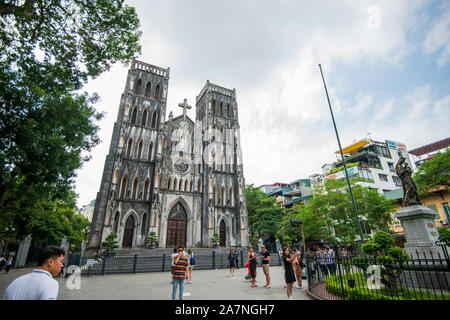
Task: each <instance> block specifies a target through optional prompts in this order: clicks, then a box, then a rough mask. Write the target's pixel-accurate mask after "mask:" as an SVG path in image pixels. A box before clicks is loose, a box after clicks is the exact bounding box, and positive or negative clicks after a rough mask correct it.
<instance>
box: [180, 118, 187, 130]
mask: <svg viewBox="0 0 450 320" xmlns="http://www.w3.org/2000/svg"><path fill="white" fill-rule="evenodd" d="M178 126H179V127H180V129H183V130H188V129H189V123H188V122H187V121H185V120H183V121H180V124H179V125H178Z"/></svg>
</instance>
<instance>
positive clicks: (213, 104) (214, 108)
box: [212, 100, 216, 114]
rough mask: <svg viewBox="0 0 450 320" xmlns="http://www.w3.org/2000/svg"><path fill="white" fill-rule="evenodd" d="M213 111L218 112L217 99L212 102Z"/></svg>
mask: <svg viewBox="0 0 450 320" xmlns="http://www.w3.org/2000/svg"><path fill="white" fill-rule="evenodd" d="M212 112H213V114H215V113H216V100H213V102H212Z"/></svg>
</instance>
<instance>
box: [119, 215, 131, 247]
mask: <svg viewBox="0 0 450 320" xmlns="http://www.w3.org/2000/svg"><path fill="white" fill-rule="evenodd" d="M133 235H134V218H133V216H132V215H130V216H129V217H128V219H127V222H126V223H125V229H124V233H123V241H122V248H131V247H132V246H133Z"/></svg>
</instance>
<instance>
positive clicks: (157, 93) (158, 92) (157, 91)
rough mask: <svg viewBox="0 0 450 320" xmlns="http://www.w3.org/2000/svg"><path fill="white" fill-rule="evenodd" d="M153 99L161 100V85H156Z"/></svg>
mask: <svg viewBox="0 0 450 320" xmlns="http://www.w3.org/2000/svg"><path fill="white" fill-rule="evenodd" d="M155 99H156V100H159V99H161V85H159V84H158V85H156V89H155Z"/></svg>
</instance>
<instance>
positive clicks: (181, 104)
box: [178, 99, 192, 120]
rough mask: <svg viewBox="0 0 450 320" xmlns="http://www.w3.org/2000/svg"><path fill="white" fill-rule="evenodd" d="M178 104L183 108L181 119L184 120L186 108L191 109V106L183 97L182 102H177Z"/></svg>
mask: <svg viewBox="0 0 450 320" xmlns="http://www.w3.org/2000/svg"><path fill="white" fill-rule="evenodd" d="M178 106H179V107H180V108H183V120H186V109H191V108H192V107H191V106H190V105H188V103H187V99H184V101H183V103H179V104H178Z"/></svg>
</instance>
